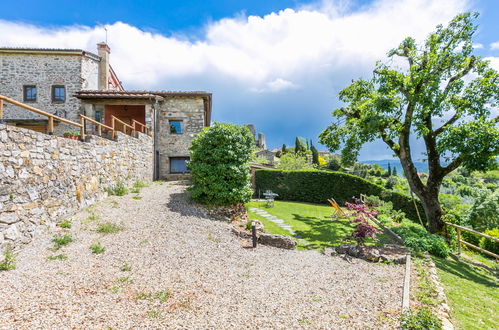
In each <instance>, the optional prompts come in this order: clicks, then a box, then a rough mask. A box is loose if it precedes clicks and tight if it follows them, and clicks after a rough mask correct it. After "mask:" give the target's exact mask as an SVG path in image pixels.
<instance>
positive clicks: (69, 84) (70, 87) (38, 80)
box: [0, 52, 98, 121]
mask: <svg viewBox="0 0 499 330" xmlns="http://www.w3.org/2000/svg"><path fill="white" fill-rule="evenodd" d="M96 70H97V71H98V60H97V59H92V58H88V57H86V56H83V55H78V54H75V55H55V54H43V53H40V54H37V53H33V54H16V53H12V54H11V53H2V52H0V73H1V74H0V94H2V95H5V96H7V97H9V98H12V99H14V100H17V101H20V102H23V86H25V85H34V86H36V89H37V99H36V102H29V103H28V102H23V103H27V104H28V105H30V106H33V107H35V108H38V109H41V110H43V111H46V112H49V113H52V114H55V115H57V116H60V117H63V118H66V119H69V120H72V121H79V117H78V114H79V113H80V110H81V102H80V100H78V99H77V98H76V97H74V94H75V93H76V92H77V91H79V90H81V89H82V88H84V87H85V86H88V87H94V86H97V75H96ZM54 85H63V86H65V88H66V100H65V102H62V103H55V102H53V101H52V86H54ZM4 119H5V120H6V121H9V120H22V121H26V120H44V121H46V120H47V118H46V117H44V116H41V115H38V114H35V113H33V112H31V111H28V110H25V109H21V108H19V107H15V106H13V105H11V104H9V103H6V104H5V105H4Z"/></svg>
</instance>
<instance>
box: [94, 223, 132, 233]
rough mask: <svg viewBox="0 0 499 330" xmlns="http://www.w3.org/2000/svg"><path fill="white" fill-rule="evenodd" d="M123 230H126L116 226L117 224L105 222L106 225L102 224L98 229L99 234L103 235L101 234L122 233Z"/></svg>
mask: <svg viewBox="0 0 499 330" xmlns="http://www.w3.org/2000/svg"><path fill="white" fill-rule="evenodd" d="M123 229H125V228H124V227H123V226H120V225H116V224H114V223H111V222H105V223H101V224H100V225H99V226H98V227H97V232H98V233H101V234H115V233H117V232H120V231H122V230H123Z"/></svg>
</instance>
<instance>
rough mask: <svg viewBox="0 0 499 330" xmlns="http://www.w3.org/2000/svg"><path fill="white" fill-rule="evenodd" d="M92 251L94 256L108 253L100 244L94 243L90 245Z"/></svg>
mask: <svg viewBox="0 0 499 330" xmlns="http://www.w3.org/2000/svg"><path fill="white" fill-rule="evenodd" d="M90 251H92V253H94V254H101V253H104V251H106V248H105V247H104V246H102V245H101V244H100V243H94V244H92V245H90Z"/></svg>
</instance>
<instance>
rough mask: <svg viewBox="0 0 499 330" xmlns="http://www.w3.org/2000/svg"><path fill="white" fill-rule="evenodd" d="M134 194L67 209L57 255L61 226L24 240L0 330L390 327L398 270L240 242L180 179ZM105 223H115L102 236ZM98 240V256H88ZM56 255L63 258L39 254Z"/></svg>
mask: <svg viewBox="0 0 499 330" xmlns="http://www.w3.org/2000/svg"><path fill="white" fill-rule="evenodd" d="M134 195H135V194H129V195H127V196H124V197H115V196H113V197H110V198H108V199H106V200H104V201H102V202H100V203H98V204H96V205H94V206H93V207H91V208H90V210H88V209H87V210H85V211H82V212H80V213H78V214H75V215H74V216H72V217H71V218H72V219H73V226H72V228H71V229H69V232H70V233H71V235H72V237H73V242H72V243H70V244H69V245H67V246H64V247H62V248H61V249H60V250H59V251H57V252H52V251H50V250H49V249H50V248H51V247H52V246H53V245H54V244H53V243H52V242H51V238H52V236H53V235H54V234H55V233H56V232H60V231H61V229H52V230H47V232H46V233H44V234H41V235H39V236H37V237H36V239H35V240H34V241H33V242H32V243H31V244H29V245H28V246H26V247H25V248H24V249H23V250H22V251H21V252H20V253H19V255H18V257H17V269H16V270H12V271H5V272H0V328H2V329H3V328H6V329H10V328H60V329H63V328H91V329H95V328H99V329H101V328H132V327H140V328H165V327H167V328H243V327H244V328H277V329H288V328H335V329H336V328H342V329H345V328H348V329H352V328H358V329H360V328H362V329H365V328H394V327H396V326H397V324H396V321H395V319H396V317H397V315H398V313H399V309H400V305H401V299H402V283H403V275H404V268H403V265H402V266H401V265H397V266H395V265H380V264H370V263H367V262H365V261H362V260H354V261H353V262H352V263H349V262H347V261H345V260H343V259H342V258H339V257H327V256H324V255H322V254H320V253H318V252H316V251H288V250H281V249H277V248H272V247H265V246H259V247H258V248H257V249H251V248H248V246H249V242H246V241H242V240H240V239H239V238H236V237H235V236H234V235H233V234H231V232H230V225H229V224H227V223H223V222H219V221H215V220H210V219H208V218H207V217H206V216H205V215H204V214H205V213H204V212H203V211H202V209H200V208H197V207H195V206H194V205H193V204H192V203H190V202H189V201H188V200H187V198H186V194H185V187H184V186H182V185H181V184H179V183H173V184H171V183H164V184H157V183H155V184H153V185H151V186H150V187H148V188H144V189H142V191H141V193H140V196H141V197H142V199H140V200H137V199H133V198H132V196H134ZM91 215H94V217H91ZM95 218H97V219H95ZM92 219H93V220H92ZM103 222H112V223H115V224H119V225H122V226H123V227H124V230H122V231H120V232H118V233H114V234H100V233H98V232H96V228H97V226H98V225H99V224H101V223H103ZM97 242H99V243H101V244H102V245H103V246H104V247H105V248H106V250H105V252H104V253H102V254H93V253H92V252H91V251H90V249H89V247H90V245H92V244H94V243H97ZM58 254H64V255H66V256H67V259H65V260H48V259H47V258H48V257H50V256H55V255H58ZM124 264H127V265H129V266H130V267H131V269H130V270H122V268H123V265H124Z"/></svg>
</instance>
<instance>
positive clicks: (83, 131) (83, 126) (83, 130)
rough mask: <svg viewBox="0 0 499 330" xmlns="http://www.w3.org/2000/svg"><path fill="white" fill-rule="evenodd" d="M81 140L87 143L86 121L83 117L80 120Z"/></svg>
mask: <svg viewBox="0 0 499 330" xmlns="http://www.w3.org/2000/svg"><path fill="white" fill-rule="evenodd" d="M80 124H81V127H80V138H81V140H82V141H85V119H84V118H83V117H82V118H80Z"/></svg>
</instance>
